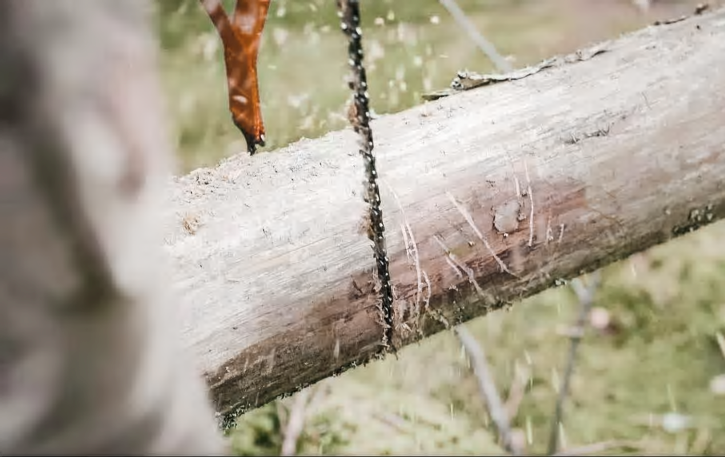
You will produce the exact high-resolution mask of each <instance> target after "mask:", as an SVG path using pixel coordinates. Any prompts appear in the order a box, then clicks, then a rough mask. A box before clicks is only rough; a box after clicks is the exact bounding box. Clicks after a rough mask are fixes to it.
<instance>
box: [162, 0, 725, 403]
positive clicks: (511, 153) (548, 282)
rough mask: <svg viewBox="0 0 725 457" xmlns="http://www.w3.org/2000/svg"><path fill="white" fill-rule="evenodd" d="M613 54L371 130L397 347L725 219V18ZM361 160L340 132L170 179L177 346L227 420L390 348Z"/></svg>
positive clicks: (614, 48)
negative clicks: (193, 362)
mask: <svg viewBox="0 0 725 457" xmlns="http://www.w3.org/2000/svg"><path fill="white" fill-rule="evenodd" d="M606 48H607V52H605V53H603V54H600V55H597V56H596V57H594V58H592V59H590V60H587V61H584V62H578V63H574V64H564V65H560V66H558V67H557V68H554V69H550V70H547V71H542V72H540V73H538V74H536V75H534V76H531V77H528V78H525V79H522V80H518V81H513V82H509V83H502V84H496V85H493V86H489V87H485V88H482V89H477V90H473V91H470V92H466V93H462V94H459V95H455V96H451V97H448V98H445V99H442V100H439V101H436V102H431V103H428V104H425V105H422V106H419V107H416V108H413V109H410V110H407V111H404V112H401V113H398V114H395V115H389V116H383V117H381V118H379V119H378V120H376V121H374V122H373V129H374V132H375V138H376V141H377V144H376V153H377V156H378V167H379V173H380V177H381V181H382V185H381V191H382V199H383V211H384V214H385V220H386V226H387V236H388V249H389V257H390V262H391V275H392V278H393V283H394V287H395V293H396V300H395V306H396V316H395V322H396V328H395V343H396V344H397V346H398V347H400V346H403V345H406V344H409V343H411V342H413V341H416V340H418V339H420V338H422V337H424V336H426V335H430V334H432V333H434V332H437V331H440V330H441V329H443V328H445V326H446V325H447V324H448V325H453V324H455V323H459V322H462V321H465V320H468V319H471V318H473V317H476V316H481V315H484V314H486V313H487V312H488V311H490V310H494V309H497V308H501V307H503V306H506V305H508V304H511V303H513V302H515V301H517V300H520V299H521V298H523V297H526V296H529V295H532V294H535V293H537V292H539V291H541V290H544V289H546V288H548V287H552V286H553V285H555V284H557V283H558V281H560V280H562V279H566V278H572V277H575V276H578V275H580V274H581V273H584V272H587V271H591V270H594V269H596V268H599V267H601V266H603V265H605V264H607V263H610V262H613V261H615V260H618V259H622V258H624V257H626V256H628V255H630V254H632V253H634V252H637V251H640V250H643V249H646V248H648V247H650V246H653V245H655V244H659V243H663V242H666V241H667V240H669V239H671V238H673V237H674V236H677V235H679V234H682V233H686V232H688V231H692V230H695V229H697V228H698V227H699V226H701V225H704V224H707V223H710V222H713V221H715V220H718V219H720V218H722V217H723V216H724V215H725V184H724V183H723V176H725V146H724V145H725V127H724V126H723V120H724V119H725V117H724V116H723V109H724V108H725V11H723V10H720V11H716V12H713V13H711V14H706V15H702V16H697V17H694V18H692V19H689V20H686V21H683V22H680V23H677V24H673V25H669V26H662V27H650V28H648V29H645V30H642V31H640V32H637V33H635V34H632V35H629V36H625V37H623V38H621V39H619V40H617V41H614V42H611V43H609V44H607V46H606ZM344 53H345V50H344V48H343V47H341V48H340V58H341V59H344V58H345V55H344ZM356 151H357V147H356V145H355V135H354V134H353V133H352V131H350V130H349V129H348V130H344V131H339V132H333V133H330V134H328V135H326V136H324V137H322V138H319V139H315V140H303V141H300V142H298V143H296V144H293V145H291V146H289V147H287V148H284V149H282V150H279V151H277V152H275V153H274V154H264V155H262V156H255V157H253V158H250V157H248V156H246V155H244V154H242V155H239V156H236V157H233V158H231V159H229V160H226V161H224V162H223V163H221V164H220V165H219V166H218V167H216V168H213V169H200V170H196V171H194V172H192V173H191V174H189V175H187V176H184V177H180V178H175V179H174V182H173V184H172V185H171V186H170V191H171V192H170V198H171V204H170V205H169V209H168V214H167V215H166V216H167V221H168V227H167V238H166V248H167V250H168V252H169V254H170V256H171V259H172V261H173V264H174V268H175V284H176V286H177V292H178V293H179V296H180V297H181V299H180V301H179V310H180V312H181V314H182V318H183V320H184V322H185V325H186V327H185V328H186V333H185V338H186V341H185V342H186V344H187V345H188V347H190V348H191V349H192V350H193V352H194V353H195V355H196V357H197V360H198V363H199V367H200V368H201V369H202V370H203V371H204V372H205V373H206V376H207V380H208V382H209V384H210V386H211V389H212V393H213V397H214V399H215V402H216V406H217V410H218V411H219V412H224V413H226V412H230V411H232V410H233V409H234V408H236V407H238V406H241V407H243V408H252V407H256V406H259V405H262V404H264V403H265V402H267V401H269V400H271V399H273V398H275V397H276V396H279V395H282V394H286V393H290V392H292V391H295V390H296V389H298V388H300V387H302V386H305V385H307V384H309V383H312V382H315V381H317V380H320V379H322V378H325V377H327V376H330V375H331V374H333V373H335V372H339V371H341V370H344V369H346V368H349V367H352V366H355V365H357V364H360V363H364V362H365V361H367V360H369V359H370V358H372V357H374V356H375V355H376V354H378V353H379V351H380V342H381V340H382V335H383V328H382V326H381V325H380V312H379V310H378V309H377V307H376V302H377V298H376V294H375V293H374V290H375V284H374V281H373V278H374V274H373V268H374V260H373V256H372V250H371V246H370V242H369V241H368V240H367V239H366V237H365V235H364V233H363V232H362V231H361V230H360V226H361V223H362V217H363V214H365V207H364V203H363V202H362V198H361V192H362V181H363V168H362V167H363V164H362V161H361V160H360V158H359V157H357V155H356V154H357V152H356ZM184 221H185V222H184ZM469 221H470V222H469ZM404 231H405V235H404ZM191 232H193V234H192V233H191ZM504 232H505V233H504ZM411 234H412V237H411ZM411 238H414V240H415V247H413V245H412V243H411ZM406 243H407V244H406ZM446 323H447V324H446Z"/></svg>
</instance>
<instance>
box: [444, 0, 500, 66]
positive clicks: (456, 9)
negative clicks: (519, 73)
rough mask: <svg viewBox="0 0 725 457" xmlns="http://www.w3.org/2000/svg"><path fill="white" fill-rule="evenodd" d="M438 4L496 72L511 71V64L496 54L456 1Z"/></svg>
mask: <svg viewBox="0 0 725 457" xmlns="http://www.w3.org/2000/svg"><path fill="white" fill-rule="evenodd" d="M440 2H441V5H443V6H444V7H445V9H447V10H448V12H449V13H450V14H451V16H453V19H454V20H455V21H456V22H458V25H460V26H461V27H463V29H464V30H465V31H466V33H468V36H469V37H471V39H472V40H473V41H474V42H475V43H476V46H478V47H479V49H481V51H482V52H483V53H484V54H486V57H488V59H489V60H490V61H491V62H492V63H493V64H494V65H495V66H496V69H498V71H500V72H503V73H508V72H510V71H513V67H512V66H511V64H510V63H509V62H508V61H507V60H506V59H504V58H503V56H502V55H501V54H499V53H498V51H497V50H496V46H494V45H493V43H491V42H490V41H488V40H487V39H486V37H484V36H483V35H482V34H481V32H479V31H478V29H477V28H476V26H475V25H473V23H472V22H471V21H470V19H468V17H467V16H466V13H464V12H463V10H462V9H461V7H460V6H458V3H456V0H440Z"/></svg>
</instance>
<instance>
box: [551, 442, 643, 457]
mask: <svg viewBox="0 0 725 457" xmlns="http://www.w3.org/2000/svg"><path fill="white" fill-rule="evenodd" d="M621 448H630V449H640V448H641V446H640V445H639V443H637V442H635V441H602V442H601V443H593V444H587V445H586V446H579V447H575V448H571V449H566V450H564V451H561V452H557V453H556V454H553V455H556V456H565V455H587V454H595V453H598V452H604V451H608V450H610V449H621Z"/></svg>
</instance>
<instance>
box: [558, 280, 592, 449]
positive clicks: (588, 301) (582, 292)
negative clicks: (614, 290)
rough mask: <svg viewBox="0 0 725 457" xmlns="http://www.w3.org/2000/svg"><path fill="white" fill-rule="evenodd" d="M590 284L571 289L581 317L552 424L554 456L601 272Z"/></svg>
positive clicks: (573, 334) (573, 284) (579, 317)
mask: <svg viewBox="0 0 725 457" xmlns="http://www.w3.org/2000/svg"><path fill="white" fill-rule="evenodd" d="M589 279H590V281H589V284H588V286H587V287H585V286H583V285H582V283H581V280H580V279H579V278H577V279H575V280H573V281H572V282H571V287H572V289H574V292H575V293H576V295H577V298H579V316H578V318H577V321H576V328H575V330H574V332H572V335H571V345H570V346H569V357H568V359H567V362H566V371H565V372H564V378H563V379H562V381H561V386H560V388H559V395H558V397H557V399H556V407H555V410H554V421H553V422H552V424H551V432H550V434H549V449H548V452H547V454H548V455H553V454H555V453H556V451H557V449H558V447H559V424H561V422H562V421H563V419H564V400H566V397H567V395H568V393H569V383H570V382H571V376H572V374H573V373H574V365H575V362H576V354H577V349H578V348H579V343H580V342H581V339H582V337H583V336H584V326H585V325H586V319H587V317H588V316H589V311H590V310H591V308H592V303H593V302H594V292H595V291H596V289H597V287H598V285H599V272H598V271H596V272H594V273H592V274H591V275H590V276H589Z"/></svg>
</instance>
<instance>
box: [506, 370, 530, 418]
mask: <svg viewBox="0 0 725 457" xmlns="http://www.w3.org/2000/svg"><path fill="white" fill-rule="evenodd" d="M529 379H531V371H530V370H529V369H528V368H520V369H517V370H516V374H515V375H514V379H513V381H512V382H511V388H510V389H509V396H508V398H507V399H506V414H507V415H508V418H509V420H512V419H514V418H515V417H516V415H517V414H518V413H519V406H520V405H521V401H522V400H523V399H524V394H525V393H526V384H528V382H529Z"/></svg>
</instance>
